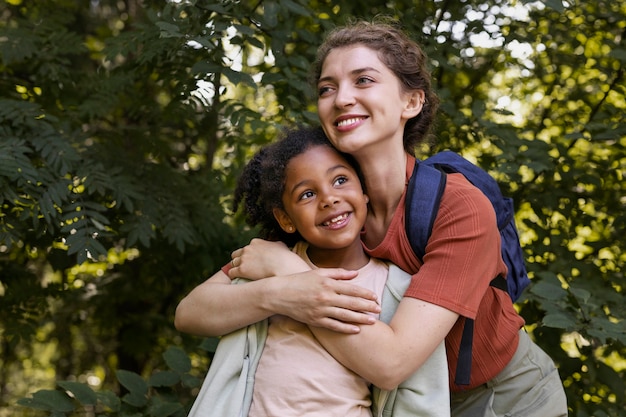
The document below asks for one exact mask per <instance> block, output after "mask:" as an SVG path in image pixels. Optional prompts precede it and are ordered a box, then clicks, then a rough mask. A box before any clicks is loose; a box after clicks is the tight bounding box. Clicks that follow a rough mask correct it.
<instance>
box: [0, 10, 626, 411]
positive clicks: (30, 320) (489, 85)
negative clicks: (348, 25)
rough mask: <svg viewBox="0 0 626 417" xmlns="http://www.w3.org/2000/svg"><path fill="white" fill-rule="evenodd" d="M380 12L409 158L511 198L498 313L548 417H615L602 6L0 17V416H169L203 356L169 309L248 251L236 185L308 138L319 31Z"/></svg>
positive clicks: (621, 49)
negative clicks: (520, 341) (516, 293)
mask: <svg viewBox="0 0 626 417" xmlns="http://www.w3.org/2000/svg"><path fill="white" fill-rule="evenodd" d="M379 14H386V15H391V16H394V17H396V18H397V19H398V20H399V21H401V22H402V24H403V25H404V28H405V29H406V30H407V31H408V32H410V33H411V34H412V35H413V36H414V38H415V39H416V40H418V41H419V42H421V43H422V44H423V45H424V46H425V49H426V50H427V52H428V54H429V56H430V58H431V60H432V65H431V66H432V70H433V75H434V77H435V81H436V86H437V90H438V93H439V95H440V97H441V99H442V109H441V110H442V111H441V115H440V119H439V122H438V125H437V135H436V136H437V140H438V142H437V143H436V144H435V145H433V146H432V147H430V148H423V149H420V152H422V153H423V154H424V155H427V154H429V153H432V152H435V151H437V150H441V149H446V148H449V149H453V150H456V151H459V152H461V153H463V154H464V155H465V156H467V157H468V158H470V159H472V160H474V161H475V162H477V163H478V164H480V165H481V166H483V167H484V168H486V169H488V170H490V171H491V172H492V173H493V175H494V176H496V177H497V178H498V179H499V180H500V183H501V185H502V188H503V191H504V192H505V194H508V195H510V196H512V197H514V198H515V200H516V203H517V208H518V213H517V216H518V217H517V219H518V225H519V228H520V232H521V235H522V236H521V238H522V241H523V244H524V249H525V251H526V254H527V259H528V268H529V270H530V273H531V275H532V279H533V285H532V287H531V288H530V289H529V290H527V291H526V293H525V296H524V298H523V299H522V300H521V301H520V302H519V303H518V307H519V309H520V311H521V313H522V315H523V316H524V317H525V318H526V320H527V327H528V330H529V331H530V332H531V333H532V336H533V337H534V338H535V340H537V342H538V343H539V344H540V345H541V346H542V347H543V348H544V349H546V350H547V351H548V352H549V353H550V355H551V356H552V357H553V358H554V359H555V361H556V362H557V364H558V365H559V367H560V372H561V376H562V378H563V380H564V384H565V387H566V390H567V394H568V399H569V405H570V408H571V415H572V416H581V417H582V416H603V415H606V416H620V415H624V413H626V408H625V406H624V404H625V403H626V399H625V398H624V397H625V395H626V394H625V393H626V387H625V383H624V380H625V378H624V370H625V369H626V359H625V358H626V348H625V343H626V324H625V322H624V319H625V318H626V311H625V310H626V308H625V307H624V303H623V298H624V289H625V286H626V279H625V278H624V260H625V258H626V254H625V253H624V248H625V247H626V245H625V244H624V243H625V242H624V238H625V237H624V230H626V227H625V226H626V224H625V223H626V222H625V216H626V210H625V206H626V194H625V193H624V189H625V188H626V185H625V181H624V174H625V172H626V155H625V146H626V123H624V122H625V120H624V115H625V114H626V98H625V95H626V81H625V78H624V68H625V66H626V45H625V40H624V37H625V35H626V4H625V3H623V2H614V1H602V0H596V1H576V0H570V1H559V0H547V1H545V2H539V1H534V2H531V1H502V0H482V1H481V0H465V1H445V0H433V1H421V2H416V1H387V2H381V1H347V0H339V1H333V2H329V1H310V2H305V1H303V0H271V1H247V0H242V1H237V2H235V1H228V0H224V1H219V2H217V1H213V2H211V1H201V0H196V1H194V0H190V1H176V2H174V1H158V0H157V1H144V2H139V1H136V0H123V1H111V0H94V1H91V2H89V3H88V4H83V3H80V2H74V1H70V0H39V1H36V2H35V1H32V0H30V1H28V0H2V2H1V3H0V17H1V19H0V332H1V335H2V336H1V338H0V416H1V417H5V416H27V415H41V414H43V415H46V414H50V415H72V413H78V412H79V411H76V410H80V409H82V408H81V407H87V408H89V407H91V410H92V412H93V411H94V410H95V411H98V410H100V411H102V412H106V413H107V414H109V415H118V414H119V415H122V414H121V413H130V411H129V410H132V411H133V412H136V413H138V415H161V416H167V415H185V407H189V406H190V404H191V401H192V399H193V395H194V394H195V392H196V391H194V390H195V389H197V384H198V383H199V381H200V379H199V378H202V376H203V375H204V372H205V371H206V367H207V366H208V361H209V359H208V358H209V357H210V354H208V353H207V350H209V351H210V350H211V347H212V346H214V341H211V340H208V341H202V340H200V339H198V338H194V337H190V336H186V335H181V334H179V333H177V332H176V331H175V330H174V328H173V326H172V319H173V312H174V308H175V307H176V304H177V303H178V300H179V299H180V298H182V297H183V296H184V294H186V293H187V292H188V291H189V290H190V289H191V288H192V287H194V286H195V285H197V284H198V283H199V282H201V281H202V280H203V279H205V278H206V277H208V276H210V275H211V274H212V273H213V272H214V271H215V270H217V268H219V267H220V266H221V265H223V264H224V263H225V262H227V261H228V260H229V259H230V256H229V254H230V251H231V250H233V249H234V248H236V247H239V246H241V245H243V244H245V243H247V242H248V240H249V239H250V238H251V237H252V236H253V235H254V230H249V229H248V228H246V227H245V225H244V224H243V223H242V222H241V219H240V218H238V217H237V216H234V215H233V214H232V213H231V211H230V201H231V200H230V195H231V193H232V190H233V186H234V182H235V181H236V178H237V175H238V173H239V172H240V169H241V167H242V166H243V164H245V162H246V161H247V160H248V158H249V157H250V156H251V155H252V154H253V153H254V152H255V150H256V149H258V147H259V146H262V145H263V144H266V143H267V142H269V141H271V140H272V139H273V138H274V137H275V136H276V133H277V132H278V130H279V129H280V126H282V125H284V124H286V123H294V122H298V123H314V122H315V121H316V120H317V117H316V114H315V97H314V94H312V92H311V91H310V88H309V85H308V83H307V77H308V75H309V68H310V66H311V62H312V59H313V57H314V55H315V51H316V47H317V46H318V45H319V44H320V42H321V39H322V37H323V34H324V32H325V31H326V30H327V29H328V28H330V27H333V26H334V25H337V24H342V23H345V21H346V20H347V19H348V18H351V17H362V18H367V19H370V18H372V17H373V16H376V15H379ZM117 370H122V371H120V372H116V371H117ZM64 391H69V392H71V393H72V394H73V397H74V399H73V400H70V398H69V397H68V396H67V395H66V394H64V393H63V392H64ZM96 394H97V395H96ZM22 397H28V399H26V400H22V404H24V405H26V407H23V406H18V405H16V400H17V399H18V398H22ZM120 398H121V399H122V400H121V401H120ZM35 410H43V411H35ZM54 413H56V414H54Z"/></svg>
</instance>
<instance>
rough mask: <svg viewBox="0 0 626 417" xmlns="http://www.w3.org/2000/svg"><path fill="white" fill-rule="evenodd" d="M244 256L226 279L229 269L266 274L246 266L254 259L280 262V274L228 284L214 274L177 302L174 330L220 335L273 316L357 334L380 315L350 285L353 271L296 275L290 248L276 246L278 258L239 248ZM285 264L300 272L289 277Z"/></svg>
mask: <svg viewBox="0 0 626 417" xmlns="http://www.w3.org/2000/svg"><path fill="white" fill-rule="evenodd" d="M257 243H258V242H257ZM246 253H247V255H248V257H247V258H245V257H244V258H243V264H241V265H242V267H240V268H232V269H231V270H230V271H229V273H230V274H231V276H232V273H233V269H235V270H239V273H240V274H241V276H245V277H246V278H254V277H250V276H246V275H244V274H243V273H244V272H245V271H247V270H250V271H256V272H258V271H259V270H261V271H265V272H268V271H270V270H271V268H269V267H264V266H261V265H260V264H259V262H261V261H259V262H257V265H259V267H258V268H254V267H248V265H254V263H253V262H254V259H253V258H255V257H256V258H258V259H262V258H272V259H278V260H281V261H282V260H283V259H284V262H283V263H282V264H280V265H281V267H280V268H281V271H282V272H283V273H284V274H283V275H279V276H273V277H270V278H265V279H259V280H257V281H251V282H248V283H245V284H241V285H231V280H230V278H229V277H228V276H227V275H226V274H225V273H224V272H222V271H218V272H217V273H216V274H214V275H213V276H212V277H211V278H209V279H208V280H206V281H205V282H203V283H202V284H200V285H198V286H197V287H196V288H194V289H193V290H192V291H191V292H190V293H189V294H188V295H187V296H186V297H185V298H184V299H183V300H181V302H180V303H179V305H178V307H177V308H176V316H175V319H174V324H175V326H176V328H177V329H178V330H180V331H183V332H186V333H192V334H196V335H201V336H220V335H223V334H226V333H229V332H232V331H234V330H237V329H240V328H242V327H244V326H247V325H249V324H252V323H256V322H257V321H259V320H263V319H264V318H267V317H269V316H271V315H273V314H282V315H285V316H289V317H291V318H293V319H294V320H298V321H300V322H302V323H306V324H309V325H312V326H316V327H324V328H328V329H331V330H334V331H337V332H343V333H357V332H359V330H360V329H359V326H358V325H361V324H372V323H373V322H374V320H373V318H372V316H371V315H369V314H367V313H378V312H379V311H380V307H379V306H378V304H377V303H376V301H375V300H376V295H375V294H374V293H373V292H371V291H370V290H367V289H365V288H362V287H360V286H357V285H353V284H351V283H350V282H349V280H350V279H352V278H354V277H355V276H356V274H357V272H356V271H346V270H343V269H316V270H313V271H312V270H306V271H304V272H300V271H302V270H303V268H302V266H301V265H300V267H299V268H300V269H297V268H298V267H297V265H298V263H297V262H295V261H294V259H292V258H291V257H295V258H298V259H300V257H299V256H297V255H296V254H294V253H292V252H291V251H289V250H287V252H286V253H284V252H281V250H280V248H279V250H277V253H279V255H277V256H275V255H274V253H270V252H269V250H268V247H267V246H264V247H263V251H262V252H260V253H262V254H263V256H261V255H259V256H256V255H253V251H251V250H250V249H248V250H247V251H246V250H244V254H246ZM262 262H265V263H266V264H269V262H267V261H262ZM236 264H237V265H239V262H237V263H236ZM286 265H291V267H292V268H294V266H293V265H296V267H295V268H294V269H297V270H296V271H295V272H300V273H295V274H288V272H289V271H287V269H288V268H286ZM246 268H247V269H246ZM306 268H307V269H308V266H307V267H306ZM257 278H258V276H257Z"/></svg>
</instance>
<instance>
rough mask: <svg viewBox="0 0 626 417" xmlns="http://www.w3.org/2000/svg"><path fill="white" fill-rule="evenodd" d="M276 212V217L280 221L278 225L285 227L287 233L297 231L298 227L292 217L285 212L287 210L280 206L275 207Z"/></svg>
mask: <svg viewBox="0 0 626 417" xmlns="http://www.w3.org/2000/svg"><path fill="white" fill-rule="evenodd" d="M272 212H273V213H274V218H275V219H276V221H277V222H278V225H279V226H280V228H281V229H283V230H284V231H285V232H287V233H295V231H296V227H295V226H294V225H293V222H292V221H291V217H289V215H288V214H287V213H286V212H285V210H283V209H280V208H275V209H274V210H272Z"/></svg>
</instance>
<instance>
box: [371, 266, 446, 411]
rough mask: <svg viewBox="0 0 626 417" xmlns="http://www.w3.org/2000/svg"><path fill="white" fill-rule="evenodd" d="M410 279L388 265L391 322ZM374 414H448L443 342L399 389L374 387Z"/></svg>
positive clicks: (385, 305)
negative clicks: (390, 389)
mask: <svg viewBox="0 0 626 417" xmlns="http://www.w3.org/2000/svg"><path fill="white" fill-rule="evenodd" d="M410 281H411V276H410V275H409V274H407V273H406V272H404V271H402V270H401V269H400V268H398V267H397V266H395V265H393V264H390V265H389V277H388V279H387V283H386V285H385V290H384V292H383V297H382V303H381V304H382V311H381V313H380V319H381V320H382V321H384V322H386V323H389V321H390V320H391V318H392V317H393V314H394V313H395V311H396V308H397V307H398V304H399V303H400V300H401V299H402V296H403V294H404V291H405V290H406V288H407V287H408V285H409V282H410ZM415 331H419V329H415ZM372 413H373V416H374V417H381V416H382V417H405V416H407V417H408V416H420V417H449V416H450V388H449V377H448V360H447V357H446V349H445V345H444V342H443V341H442V342H441V344H440V345H439V346H438V347H437V349H436V350H435V351H434V352H433V354H432V355H431V356H430V357H429V358H428V359H427V360H426V362H425V363H424V364H423V365H422V366H421V367H420V368H419V369H418V370H417V371H415V372H414V373H413V374H412V375H411V376H410V377H409V378H407V379H406V380H405V381H404V382H402V383H401V384H400V385H399V386H398V387H397V388H396V389H394V390H392V391H385V390H381V389H379V388H377V387H374V388H373V390H372Z"/></svg>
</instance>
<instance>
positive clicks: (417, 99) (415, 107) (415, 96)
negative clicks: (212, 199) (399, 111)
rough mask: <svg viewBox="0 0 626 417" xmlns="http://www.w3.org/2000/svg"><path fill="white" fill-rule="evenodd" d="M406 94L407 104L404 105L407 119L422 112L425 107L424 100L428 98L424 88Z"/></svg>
mask: <svg viewBox="0 0 626 417" xmlns="http://www.w3.org/2000/svg"><path fill="white" fill-rule="evenodd" d="M405 94H406V104H405V106H404V112H403V114H404V116H405V117H406V118H407V119H412V118H413V117H415V116H417V115H418V114H420V112H421V111H422V109H423V108H424V101H425V100H426V95H425V94H424V91H423V90H413V91H410V92H408V93H405Z"/></svg>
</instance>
